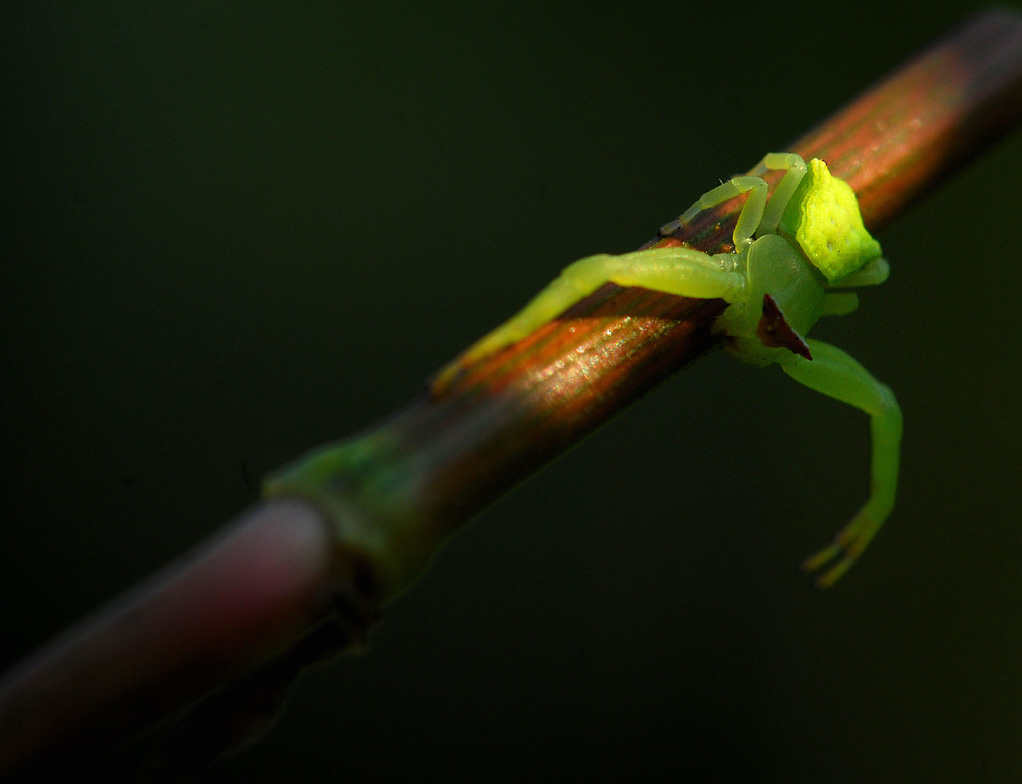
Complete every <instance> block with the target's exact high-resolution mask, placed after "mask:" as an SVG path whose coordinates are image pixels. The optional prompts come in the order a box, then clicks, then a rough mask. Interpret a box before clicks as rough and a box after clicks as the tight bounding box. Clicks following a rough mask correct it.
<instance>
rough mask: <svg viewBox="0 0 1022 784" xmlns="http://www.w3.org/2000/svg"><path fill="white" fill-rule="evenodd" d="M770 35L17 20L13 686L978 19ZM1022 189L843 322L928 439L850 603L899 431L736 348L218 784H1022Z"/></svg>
mask: <svg viewBox="0 0 1022 784" xmlns="http://www.w3.org/2000/svg"><path fill="white" fill-rule="evenodd" d="M769 8H770V7H769V6H768V5H764V6H763V7H762V9H761V10H742V11H740V12H733V11H728V12H727V13H726V14H725V15H724V16H723V18H722V17H721V13H722V12H721V11H720V10H719V9H720V6H719V5H718V6H713V5H711V4H707V6H706V8H701V7H698V6H693V5H691V4H680V3H645V4H643V3H633V2H630V3H624V2H603V3H593V4H587V5H584V6H583V5H581V4H575V3H550V2H519V3H510V4H455V3H446V4H445V3H439V4H437V3H407V4H406V3H389V2H383V3H375V4H353V3H334V2H305V3H300V4H299V3H289V2H261V3H244V4H240V3H239V4H210V3H204V2H180V3H166V2H150V3H134V2H97V3H89V4H66V3H52V2H40V3H32V4H26V3H8V4H4V5H3V7H2V9H0V20H2V22H0V67H2V74H3V76H2V86H0V89H2V94H3V107H4V110H3V113H2V118H0V127H2V129H3V131H2V132H3V144H2V148H0V149H2V158H0V161H2V171H3V174H2V177H3V186H4V187H3V189H2V191H0V199H2V210H3V218H2V226H3V229H2V232H0V258H2V259H3V265H4V267H3V268H4V282H3V285H2V286H0V298H2V303H0V308H2V310H0V313H2V319H3V329H2V331H0V346H2V352H3V383H2V385H0V406H2V409H0V410H2V416H3V420H4V423H5V426H6V427H5V429H6V431H7V434H6V435H5V436H4V437H3V439H2V440H0V460H2V464H3V465H4V466H5V469H4V471H3V472H2V473H0V497H2V498H3V504H4V509H5V512H4V514H3V520H4V522H3V525H2V529H0V588H2V590H3V596H4V597H5V599H4V601H3V603H2V607H3V609H2V614H0V626H2V631H0V640H2V643H3V645H2V659H0V665H2V666H3V668H6V666H8V665H10V664H11V663H13V662H14V661H15V660H16V659H18V658H20V657H21V656H23V655H25V654H26V653H28V652H29V651H30V650H31V649H33V648H34V647H36V646H37V645H39V644H41V643H43V642H45V641H46V640H47V639H48V638H49V637H51V636H52V635H54V634H55V633H57V632H58V631H60V630H61V629H62V628H64V627H65V626H66V625H67V624H69V623H70V622H72V621H74V620H75V619H77V618H79V617H80V616H82V615H83V614H85V613H87V612H89V611H90V610H92V609H94V608H95V607H96V606H98V605H99V604H101V603H102V602H104V601H106V600H107V599H109V598H111V597H112V596H114V595H116V594H118V593H120V592H121V591H122V590H124V589H126V588H127V587H129V586H130V585H132V584H133V583H135V582H136V581H137V580H139V579H140V578H142V577H144V576H146V575H147V574H149V573H150V572H152V571H153V570H154V569H157V568H159V567H161V566H162V565H164V564H166V563H167V562H168V561H171V560H173V559H174V558H175V557H177V556H179V555H180V554H182V553H183V552H185V551H187V550H188V549H189V548H190V547H192V546H193V545H195V544H196V543H197V542H199V541H201V540H202V539H203V538H204V537H206V536H207V535H208V534H209V533H211V532H212V531H214V530H216V529H217V528H219V527H220V526H221V525H223V524H224V523H225V522H226V521H227V520H228V519H230V518H232V517H233V516H234V515H236V514H237V513H238V512H240V511H241V510H242V509H244V508H245V507H246V505H248V504H249V503H250V502H251V501H252V500H253V498H254V496H255V493H256V491H257V487H258V482H259V480H260V477H261V475H262V474H264V473H265V472H266V471H268V470H270V469H272V468H274V467H276V466H277V465H279V464H281V463H283V462H285V461H287V460H289V459H291V458H292V457H294V456H295V455H297V454H299V453H300V452H302V451H304V450H306V449H308V448H310V447H312V446H315V445H317V444H319V443H322V442H325V441H328V440H332V439H335V438H337V437H339V436H342V435H345V434H349V433H352V432H354V431H357V430H359V429H362V428H364V427H366V426H369V425H371V424H372V423H373V422H375V421H376V420H378V419H380V418H381V417H383V416H385V415H387V414H388V413H390V412H391V411H393V410H394V409H395V408H397V407H400V406H401V405H403V404H404V403H406V402H407V401H409V400H410V399H412V398H413V397H414V396H416V395H417V394H418V393H419V392H420V391H421V390H422V389H423V384H424V381H425V379H427V378H428V377H429V375H430V374H431V373H432V372H434V371H435V370H436V369H438V368H439V367H440V366H441V365H442V364H443V363H444V362H445V361H447V360H448V359H450V358H451V357H453V356H454V355H455V354H456V353H457V352H458V351H459V350H460V349H462V348H464V347H465V346H466V345H467V344H468V343H470V342H471V341H472V340H474V339H475V338H477V337H478V336H480V335H481V334H482V333H483V332H485V331H487V330H488V329H490V328H491V327H493V326H495V325H496V324H497V323H498V322H499V321H501V320H503V319H504V318H505V317H507V316H509V315H510V314H511V313H512V312H514V311H515V310H516V309H517V308H518V307H520V306H521V305H522V304H523V303H524V302H525V301H526V300H527V299H528V298H529V297H530V296H532V294H534V293H535V292H536V291H537V290H538V289H539V288H540V287H541V286H542V285H543V284H545V283H546V282H547V281H548V280H549V279H550V278H551V277H552V276H553V275H554V274H555V273H556V272H557V271H558V270H559V269H560V268H561V267H563V266H564V265H565V264H567V263H569V262H570V261H573V260H574V259H576V258H579V257H581V256H585V255H588V254H591V253H595V252H623V251H626V250H630V249H633V248H635V247H636V246H638V245H639V244H641V243H642V242H643V241H645V240H646V239H648V238H649V237H650V236H651V235H652V234H653V233H654V232H655V230H656V228H657V226H659V225H660V224H661V223H664V222H665V221H667V220H669V219H671V218H673V217H675V216H676V215H677V214H678V213H679V212H680V211H681V210H682V209H684V208H685V207H686V206H688V204H689V203H690V202H691V201H692V200H693V199H694V198H695V197H696V196H697V195H698V194H700V193H702V192H703V191H705V190H707V189H708V188H709V187H710V186H712V185H713V184H715V183H716V181H717V180H718V178H723V177H726V176H728V175H730V174H732V173H735V172H736V171H739V170H744V169H745V168H747V167H748V166H750V165H752V164H753V163H755V162H756V161H757V160H758V159H759V158H760V156H761V155H762V154H763V153H764V152H766V151H768V150H774V149H783V148H784V146H785V144H786V143H787V142H789V141H791V140H793V139H795V138H796V137H798V136H799V135H800V134H801V133H802V132H804V131H805V130H807V129H808V128H809V127H810V126H812V125H813V124H815V123H816V122H818V121H819V120H821V119H822V118H824V117H825V116H826V115H827V114H829V113H830V112H831V111H833V110H835V109H837V108H838V107H840V106H841V105H842V104H844V103H845V102H846V101H848V100H849V99H851V98H852V97H853V96H854V95H855V94H857V93H858V92H860V91H861V90H862V89H864V88H866V87H867V86H868V85H869V84H871V83H872V82H874V81H875V80H877V79H879V78H880V77H882V76H883V75H884V74H886V73H887V72H888V71H890V70H891V69H893V68H895V67H896V66H897V65H898V64H899V63H901V62H902V61H903V60H904V59H905V58H906V57H907V56H909V55H911V54H913V53H915V52H917V51H918V50H919V49H920V48H921V47H923V46H925V45H926V44H928V43H929V42H930V41H931V40H932V39H934V38H935V37H936V36H939V35H941V34H943V33H945V32H946V31H948V30H949V29H950V28H952V27H953V26H955V25H957V24H958V23H959V22H961V21H962V20H963V19H964V18H966V17H967V16H968V15H969V14H971V13H972V12H973V11H974V10H975V9H976V6H975V5H974V4H972V3H965V2H945V3H941V4H939V5H937V6H933V7H930V8H928V9H927V10H925V11H921V10H920V6H918V5H917V4H911V5H910V4H907V3H906V4H898V3H890V2H888V3H883V4H881V3H869V2H864V3H855V4H830V5H828V6H827V7H826V8H825V10H821V9H822V7H821V6H820V5H819V4H818V3H808V2H794V3H792V4H789V5H788V6H786V10H785V14H784V16H783V18H782V17H781V16H779V15H778V13H777V12H776V11H771V10H769ZM1020 172H1022V143H1020V138H1019V136H1018V135H1015V136H1014V137H1013V138H1010V139H1008V140H1007V141H1006V142H1004V143H1002V144H1000V145H999V146H998V147H996V148H995V149H993V150H992V151H990V152H988V153H987V154H985V155H984V156H983V157H982V158H981V159H980V160H979V161H978V162H977V163H976V164H974V165H973V166H971V167H970V168H969V169H968V170H966V171H963V172H962V173H960V174H958V175H957V176H956V177H954V178H953V179H952V180H950V181H949V182H947V183H946V184H945V185H943V186H942V187H940V188H939V189H938V190H937V191H935V192H934V193H933V194H932V195H931V196H930V197H929V198H928V199H927V200H926V201H925V202H923V203H921V204H919V205H918V206H917V207H915V208H914V209H913V210H912V211H911V212H910V213H908V214H906V215H904V216H903V217H902V218H900V219H899V220H898V221H897V222H896V223H895V224H894V225H892V226H890V227H889V228H887V229H886V230H885V231H884V232H883V233H882V234H881V235H880V236H879V239H880V240H881V242H882V243H883V247H884V250H885V255H886V256H887V257H888V259H889V260H890V261H891V266H892V275H891V279H890V281H889V282H888V283H887V284H885V285H884V286H882V287H880V288H878V289H875V290H870V291H867V292H865V293H864V295H863V297H862V306H861V308H860V310H859V312H858V314H857V315H855V316H853V317H849V318H848V319H844V320H833V319H832V320H830V321H826V322H821V324H820V325H819V326H818V327H817V329H816V330H814V333H813V334H814V336H816V337H819V338H822V339H825V340H829V341H832V342H834V343H836V344H837V345H839V346H841V347H843V348H845V349H846V350H848V351H849V352H850V353H851V354H852V355H854V356H855V357H856V358H858V359H859V360H860V361H861V362H862V363H863V364H865V365H866V366H867V367H868V368H870V369H871V370H872V371H873V372H874V373H875V374H876V375H877V376H878V377H879V378H881V379H883V380H884V381H886V382H887V383H889V384H890V385H891V386H892V387H893V388H894V389H895V391H896V392H897V394H898V396H899V398H900V401H901V403H902V406H903V408H904V412H905V422H906V425H905V428H906V434H905V442H904V453H903V454H904V456H903V473H902V476H903V478H902V484H901V491H900V497H899V505H898V507H897V509H896V510H895V513H894V515H893V516H892V518H891V519H890V521H889V523H888V525H887V526H886V527H885V528H884V529H883V531H882V533H881V535H880V536H879V537H878V538H877V540H876V541H875V542H874V544H873V546H872V547H871V549H870V550H869V552H868V553H867V555H866V557H865V558H864V559H863V560H862V562H861V563H860V564H859V565H858V566H856V568H855V569H854V570H853V571H852V572H851V573H850V574H849V575H848V576H847V577H846V578H845V580H844V581H843V582H842V583H841V584H840V585H838V586H837V588H836V589H835V590H833V591H831V592H829V593H826V594H819V593H816V592H813V591H811V590H809V589H808V581H807V579H806V578H805V576H804V575H801V574H800V573H799V572H798V571H797V569H796V566H797V564H798V562H799V560H800V559H801V557H802V556H804V555H806V554H808V553H809V552H811V551H813V550H815V549H817V548H818V547H820V546H822V545H823V544H824V543H825V542H826V541H828V540H829V538H830V537H831V536H832V534H833V533H834V532H835V531H836V530H837V529H838V528H839V527H840V526H841V525H843V524H844V522H845V521H846V519H847V518H848V517H849V516H850V515H851V514H852V513H853V512H854V511H855V509H857V508H858V505H859V504H860V503H861V502H862V501H863V499H864V498H865V494H866V480H867V461H868V428H867V420H866V419H865V418H864V417H863V415H862V414H860V413H858V412H856V411H854V410H852V409H849V408H846V407H844V406H841V405H840V404H838V403H835V402H833V401H831V400H828V399H825V398H823V397H820V396H818V395H815V394H814V393H812V392H809V391H808V390H805V389H803V388H801V387H799V386H797V385H795V384H794V383H793V382H791V381H790V380H789V379H788V378H787V377H786V376H784V374H783V373H781V372H780V371H779V370H778V369H776V368H773V369H769V370H757V369H755V368H751V367H747V366H743V365H740V364H738V363H736V362H734V361H732V360H730V359H728V358H726V357H723V356H719V355H714V356H710V357H708V358H706V359H704V360H702V361H700V362H699V363H697V364H696V365H695V366H693V367H691V368H689V369H687V370H686V371H684V372H683V373H681V374H679V376H677V377H675V378H674V379H673V380H672V381H671V382H670V383H668V384H666V385H664V386H663V387H662V388H661V389H659V390H658V391H657V392H656V393H655V394H653V395H650V396H649V397H648V398H647V399H646V400H645V401H643V402H642V403H641V404H640V405H638V406H635V407H634V408H632V409H631V410H629V411H627V412H625V413H624V414H623V415H622V416H620V417H618V418H617V419H616V420H615V421H613V422H612V423H611V424H609V425H608V426H607V427H605V428H604V429H603V430H601V431H600V432H599V433H597V434H596V435H595V436H594V437H592V438H590V439H589V440H587V441H586V442H585V443H583V444H581V445H580V446H579V447H578V448H576V449H575V450H573V451H571V452H570V453H568V454H567V455H566V456H565V457H563V458H562V459H560V460H559V461H557V462H556V463H554V464H553V465H552V466H550V467H549V468H548V469H546V470H545V471H543V472H541V473H540V474H539V475H537V476H536V477H535V478H533V479H532V480H530V481H529V482H527V483H526V484H525V485H523V486H522V487H521V488H519V489H518V490H517V491H516V492H515V493H513V494H511V495H509V496H508V497H506V498H505V499H503V500H501V501H500V502H499V503H498V504H496V505H495V506H494V507H492V508H491V509H489V510H488V511H486V512H485V513H484V514H483V515H481V516H480V518H479V519H478V520H476V522H475V523H474V524H473V525H472V526H471V527H469V528H468V529H467V530H466V531H464V532H463V533H462V534H461V535H460V536H459V537H457V538H456V539H455V540H454V541H453V542H452V543H451V544H450V546H448V547H447V549H446V550H445V551H444V552H443V554H442V555H441V557H440V558H438V560H437V561H436V563H435V564H434V566H433V569H432V571H431V572H430V573H429V574H428V575H427V577H426V578H425V579H424V580H423V581H422V582H421V583H420V584H419V585H418V586H417V587H416V588H415V590H414V591H412V592H411V593H409V594H408V595H406V596H405V597H404V598H402V599H401V600H400V601H398V602H397V603H396V604H394V605H393V606H392V607H390V608H389V610H388V611H387V613H386V614H385V616H384V622H383V624H382V625H381V626H380V627H379V628H378V630H377V631H376V632H375V633H374V634H373V635H372V637H371V640H370V650H369V652H368V654H367V655H363V656H360V657H356V658H349V659H344V660H341V661H338V662H336V663H334V664H332V665H329V666H325V667H321V668H319V669H317V670H315V671H314V672H312V673H310V674H308V675H307V676H306V677H304V678H303V679H302V680H301V681H300V682H299V684H298V686H297V687H296V688H295V689H294V691H293V693H292V694H291V698H290V700H289V704H288V709H287V711H286V713H285V714H284V716H283V718H282V719H281V720H280V722H279V723H278V724H277V726H276V727H275V728H274V729H273V731H272V732H271V733H270V734H269V735H268V736H267V737H266V738H265V739H264V740H263V741H262V742H260V743H259V744H258V745H257V746H255V747H254V748H252V749H249V750H247V751H246V752H245V753H244V754H242V755H239V756H236V757H234V758H232V759H229V760H227V761H225V762H223V763H221V764H219V765H218V767H217V770H216V773H215V780H218V781H225V782H232V781H238V782H242V781H246V782H248V781H253V780H278V779H280V778H281V777H282V776H284V775H287V776H288V780H291V781H324V780H332V779H334V778H338V777H341V776H352V775H354V776H356V777H357V778H358V779H359V780H367V779H371V778H373V777H379V778H386V777H387V776H390V775H397V774H399V773H405V772H408V771H418V772H441V773H450V774H458V773H462V774H468V773H474V774H477V775H488V774H489V775H493V774H503V775H507V774H508V773H509V772H522V773H525V772H528V771H530V770H535V769H536V766H537V765H538V764H540V763H539V760H542V765H543V770H544V771H551V770H571V771H573V772H576V773H583V774H584V773H586V772H591V771H597V770H599V771H602V772H611V773H613V772H618V773H624V772H628V773H630V774H632V775H635V774H659V773H663V774H671V775H680V776H681V777H682V778H685V777H687V780H692V781H700V780H717V779H720V778H727V777H731V778H734V777H738V780H747V781H785V782H789V781H809V780H813V781H818V780H822V779H823V778H824V777H826V779H828V780H830V781H833V782H861V781H867V780H882V781H909V780H914V781H922V780H926V781H933V782H936V781H1009V780H1018V779H1019V778H1020V777H1022V744H1020V743H1019V740H1020V737H1022V679H1020V678H1019V677H1018V662H1019V660H1020V656H1022V574H1020V570H1019V563H1020V561H1022V533H1020V527H1019V511H1018V510H1019V502H1018V499H1017V496H1016V491H1017V490H1018V466H1019V460H1018V457H1019V447H1018V443H1017V441H1016V439H1018V438H1019V436H1020V434H1022V409H1020V407H1019V404H1018V400H1019V386H1018V385H1019V383H1020V374H1019V363H1018V357H1019V351H1020V347H1022V330H1020V329H1019V327H1018V325H1017V323H1016V322H1015V320H1014V319H1015V316H1013V315H1012V312H1013V311H1016V310H1017V309H1018V307H1017V304H1016V297H1017V292H1018V291H1020V290H1022V250H1020V248H1019V245H1018V239H1017V227H1018V220H1019V218H1018V208H1019V196H1018V181H1019V175H1020ZM682 509H683V510H685V511H684V514H682V513H681V512H680V511H679V510H682Z"/></svg>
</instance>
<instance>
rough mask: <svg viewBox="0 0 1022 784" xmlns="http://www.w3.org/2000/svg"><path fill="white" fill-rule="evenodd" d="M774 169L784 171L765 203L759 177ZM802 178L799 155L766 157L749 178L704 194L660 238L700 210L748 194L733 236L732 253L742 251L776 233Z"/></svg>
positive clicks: (803, 169)
mask: <svg viewBox="0 0 1022 784" xmlns="http://www.w3.org/2000/svg"><path fill="white" fill-rule="evenodd" d="M773 169H778V170H780V169H785V170H786V171H785V174H784V177H783V178H782V179H781V181H780V183H778V185H777V187H776V188H775V189H774V194H773V196H771V197H770V199H769V202H768V201H767V184H766V181H765V180H764V179H763V177H762V175H763V174H765V173H766V172H767V171H770V170H773ZM805 174H806V163H805V161H804V160H803V159H802V156H801V155H796V154H795V153H790V152H771V153H767V154H766V155H764V156H763V159H762V160H761V161H760V162H759V163H758V164H756V165H755V166H754V167H753V168H752V170H751V171H750V172H749V174H748V175H745V176H742V177H732V178H731V179H730V180H728V181H727V182H725V183H722V184H720V185H718V186H717V187H716V188H713V189H712V190H709V191H707V192H706V193H704V194H703V195H702V196H700V197H699V199H698V200H696V202H695V204H693V205H692V206H691V207H689V208H688V209H687V210H685V212H683V213H682V214H681V215H680V216H679V217H678V218H676V219H675V220H673V221H671V222H670V223H668V224H666V225H664V226H661V227H660V232H659V233H660V236H662V237H666V236H668V235H669V234H673V233H674V232H675V231H677V230H678V229H680V228H681V227H682V226H684V225H685V224H687V223H689V222H690V221H691V220H692V219H693V218H694V217H695V216H696V215H698V214H699V213H700V212H702V211H703V210H708V209H711V208H713V207H716V206H717V205H719V204H723V203H724V202H726V201H730V200H731V199H733V198H735V197H736V196H740V195H742V194H743V193H746V192H749V197H748V198H747V199H746V200H745V204H744V205H743V206H742V211H741V212H740V213H739V215H738V222H737V223H736V225H735V230H734V233H733V234H732V240H733V241H734V244H735V250H736V251H741V250H742V249H743V248H746V247H748V246H749V245H751V244H752V240H753V237H754V236H755V235H757V234H759V235H763V234H774V233H776V231H777V224H778V223H779V222H780V220H781V216H782V215H783V214H784V210H785V208H786V207H787V206H788V202H789V201H791V197H792V195H793V194H794V193H795V189H796V188H798V185H799V183H800V182H801V181H802V178H803V177H804V176H805Z"/></svg>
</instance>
